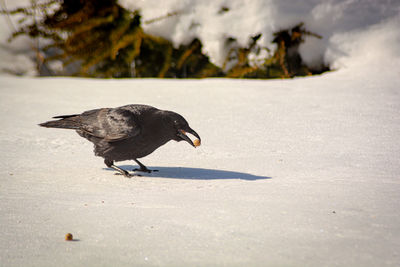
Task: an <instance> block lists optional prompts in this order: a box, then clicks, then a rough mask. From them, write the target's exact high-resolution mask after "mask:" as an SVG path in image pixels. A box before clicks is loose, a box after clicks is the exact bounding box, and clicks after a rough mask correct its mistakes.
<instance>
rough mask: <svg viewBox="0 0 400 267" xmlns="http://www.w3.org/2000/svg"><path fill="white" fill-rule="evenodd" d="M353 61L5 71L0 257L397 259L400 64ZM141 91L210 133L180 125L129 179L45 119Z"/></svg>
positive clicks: (118, 262) (201, 261)
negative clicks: (237, 69)
mask: <svg viewBox="0 0 400 267" xmlns="http://www.w3.org/2000/svg"><path fill="white" fill-rule="evenodd" d="M352 73H353V72H350V71H347V70H342V71H338V72H332V73H329V74H326V75H323V76H315V77H310V78H302V79H293V80H269V81H262V80H250V81H249V80H228V79H206V80H156V79H132V80H95V79H72V78H14V77H10V76H3V77H1V80H0V99H1V101H0V112H1V114H2V116H1V117H0V125H1V129H0V143H1V146H0V147H1V148H0V149H1V161H0V179H1V183H0V213H1V216H0V225H1V226H2V231H1V232H0V262H1V265H2V266H398V265H399V262H400V254H399V250H398V248H399V247H400V214H399V212H398V207H399V203H400V182H399V175H400V157H399V155H400V143H399V142H398V140H399V133H400V94H399V88H398V84H399V82H400V79H399V77H400V76H399V68H397V69H395V70H394V71H385V72H382V73H377V74H375V75H374V74H373V73H371V72H367V71H365V72H363V73H358V76H357V75H356V76H354V75H351V74H352ZM127 103H146V104H150V105H154V106H156V107H159V108H163V109H170V110H174V111H177V112H179V113H180V114H182V115H184V116H185V118H186V119H187V120H188V121H189V123H190V124H191V126H192V127H193V128H194V129H195V130H196V131H197V132H198V133H199V134H200V135H201V137H202V140H203V144H202V146H201V147H199V148H198V149H193V148H192V147H190V146H189V145H187V144H184V143H176V142H173V141H172V142H170V143H168V144H166V145H165V146H163V147H161V148H160V149H159V150H157V151H156V152H154V153H153V154H151V155H149V156H148V157H145V158H144V159H143V160H142V161H143V163H144V164H146V165H148V166H149V167H151V168H154V169H159V170H160V171H159V172H158V173H154V174H151V175H146V176H143V177H137V178H132V179H127V178H124V177H122V176H116V175H113V173H114V171H112V170H108V169H105V165H104V164H103V160H102V159H101V158H98V157H95V156H94V155H93V153H92V145H91V144H90V143H89V142H88V141H86V140H85V139H82V138H81V137H79V136H78V135H77V134H76V133H74V132H73V131H69V130H60V129H45V128H41V127H38V126H37V123H40V122H43V121H46V120H48V119H49V118H50V117H51V116H54V115H60V114H70V113H77V112H81V111H84V110H88V109H92V108H96V107H115V106H119V105H123V104H127ZM120 166H123V167H125V168H134V167H136V166H134V165H133V162H131V161H126V162H121V163H120ZM69 232H70V233H72V234H73V235H74V238H76V239H77V241H75V242H66V241H64V235H65V234H66V233H69Z"/></svg>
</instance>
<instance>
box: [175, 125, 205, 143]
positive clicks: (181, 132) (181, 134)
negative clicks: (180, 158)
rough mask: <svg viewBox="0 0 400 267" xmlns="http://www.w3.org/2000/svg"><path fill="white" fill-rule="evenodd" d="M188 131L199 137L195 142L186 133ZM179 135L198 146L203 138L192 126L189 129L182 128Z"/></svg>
mask: <svg viewBox="0 0 400 267" xmlns="http://www.w3.org/2000/svg"><path fill="white" fill-rule="evenodd" d="M186 133H190V134H192V135H194V136H195V137H197V139H196V140H194V143H193V142H192V140H190V138H189V137H188V136H187V135H186ZM178 136H179V137H180V138H182V140H185V141H186V142H188V143H189V144H191V145H192V146H193V147H198V146H200V144H201V138H200V136H199V135H198V134H197V133H196V132H195V131H194V130H193V129H191V128H189V129H188V130H186V131H185V130H182V129H180V130H179V131H178Z"/></svg>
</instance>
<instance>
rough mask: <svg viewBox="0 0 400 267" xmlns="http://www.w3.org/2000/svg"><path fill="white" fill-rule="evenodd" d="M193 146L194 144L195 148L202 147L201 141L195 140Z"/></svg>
mask: <svg viewBox="0 0 400 267" xmlns="http://www.w3.org/2000/svg"><path fill="white" fill-rule="evenodd" d="M193 144H194V146H196V147H197V146H200V145H201V143H200V140H199V139H196V140H194V141H193Z"/></svg>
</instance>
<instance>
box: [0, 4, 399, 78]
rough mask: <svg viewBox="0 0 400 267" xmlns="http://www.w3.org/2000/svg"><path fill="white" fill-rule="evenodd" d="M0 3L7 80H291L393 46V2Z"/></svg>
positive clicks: (0, 48)
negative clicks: (14, 77) (22, 77)
mask: <svg viewBox="0 0 400 267" xmlns="http://www.w3.org/2000/svg"><path fill="white" fill-rule="evenodd" d="M0 3H1V20H2V21H3V23H1V25H0V56H1V58H2V60H1V63H0V72H2V73H8V74H11V75H31V76H32V75H33V76H83V77H99V78H128V77H159V78H205V77H230V78H291V77H295V76H308V75H314V74H320V73H323V72H325V71H329V70H335V69H338V68H341V67H344V66H346V65H348V64H347V63H346V59H348V58H352V60H351V62H353V63H354V62H357V59H361V58H363V60H364V59H365V57H367V58H368V57H370V56H371V50H374V51H375V52H374V53H373V55H372V57H373V58H374V59H373V60H377V59H379V57H381V56H380V55H379V53H380V50H393V51H396V50H398V48H399V47H398V46H399V44H398V42H393V41H392V40H391V38H393V36H394V38H397V37H395V36H397V35H398V34H397V33H396V31H398V26H399V25H400V23H399V13H400V1H395V0H382V1H373V0H363V1H361V0H359V1H357V0H331V1H318V0H299V1H295V2H293V1H278V0H251V1H245V0H232V1H226V0H202V1H196V0H179V1H178V0H167V1H162V2H160V1H156V0H147V1H143V0H101V1H98V0H97V1H96V0H85V1H84V0H14V1H7V0H0ZM396 53H397V52H396ZM360 56H361V57H360ZM347 61H348V60H347Z"/></svg>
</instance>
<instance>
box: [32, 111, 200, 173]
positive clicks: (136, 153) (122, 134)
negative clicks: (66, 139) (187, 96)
mask: <svg viewBox="0 0 400 267" xmlns="http://www.w3.org/2000/svg"><path fill="white" fill-rule="evenodd" d="M53 118H54V119H59V120H54V121H48V122H44V123H41V124H39V125H40V126H42V127H48V128H63V129H73V130H76V132H77V133H78V134H79V135H80V136H82V137H84V138H86V139H88V140H89V141H90V142H92V143H93V144H94V153H95V155H96V156H100V157H103V158H104V163H105V164H106V165H107V167H109V168H113V169H115V170H117V171H118V172H119V173H121V174H123V175H125V176H126V177H131V176H132V175H131V174H129V172H127V171H126V170H123V169H121V168H119V167H117V166H115V165H114V161H123V160H130V159H133V160H134V161H136V163H137V164H138V165H139V169H135V171H136V170H137V171H142V172H151V170H149V169H148V168H147V167H146V166H144V165H143V164H142V163H141V162H140V161H138V158H142V157H145V156H147V155H149V154H150V153H152V152H153V151H154V150H156V149H157V148H159V147H160V146H162V145H164V144H165V143H167V142H168V141H170V140H175V141H182V140H184V141H186V142H188V143H189V144H190V145H192V146H193V147H196V146H199V145H200V142H201V141H200V140H201V139H200V136H199V135H198V134H197V133H196V132H195V131H194V130H193V129H192V128H190V127H189V124H188V123H187V121H186V120H185V119H184V118H183V117H182V116H181V115H179V114H178V113H175V112H172V111H167V110H160V109H157V108H155V107H152V106H147V105H126V106H122V107H117V108H101V109H93V110H88V111H85V112H83V113H82V114H75V115H63V116H56V117H53ZM186 133H190V134H192V135H194V136H195V137H196V138H198V139H196V140H195V141H194V142H193V141H192V140H191V139H190V138H189V137H188V136H187V135H186Z"/></svg>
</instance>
